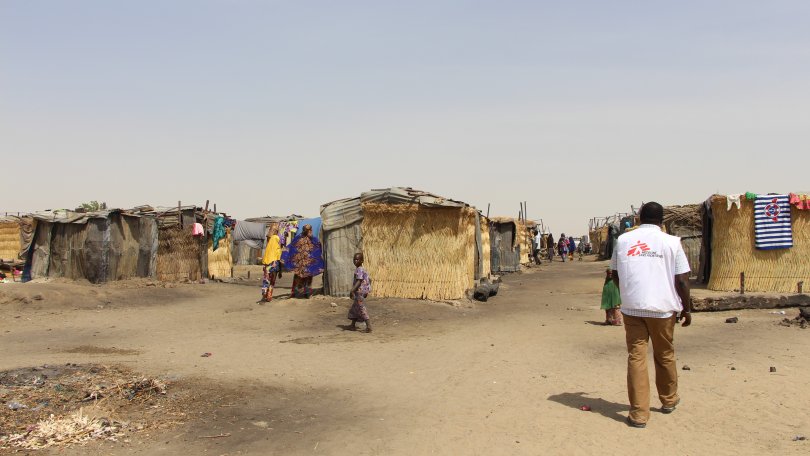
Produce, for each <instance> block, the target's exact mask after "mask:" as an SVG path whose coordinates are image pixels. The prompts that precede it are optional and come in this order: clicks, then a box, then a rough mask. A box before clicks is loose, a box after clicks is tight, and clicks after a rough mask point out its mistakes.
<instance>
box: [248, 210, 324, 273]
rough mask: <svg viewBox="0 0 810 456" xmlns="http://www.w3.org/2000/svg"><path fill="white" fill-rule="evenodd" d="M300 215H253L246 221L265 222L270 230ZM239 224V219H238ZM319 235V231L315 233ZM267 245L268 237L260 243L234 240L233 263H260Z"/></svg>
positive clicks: (267, 230)
mask: <svg viewBox="0 0 810 456" xmlns="http://www.w3.org/2000/svg"><path fill="white" fill-rule="evenodd" d="M302 218H303V217H301V216H300V215H289V216H286V217H280V216H271V215H267V216H263V217H251V218H248V219H245V221H246V222H251V223H264V225H265V231H266V232H270V231H273V230H275V229H277V228H278V225H279V223H281V222H291V221H293V220H299V219H302ZM237 225H238V221H237ZM315 234H316V235H317V233H315ZM265 246H266V238H265V239H262V242H261V243H259V244H258V245H257V244H256V243H252V242H241V241H234V242H233V264H238V265H255V264H258V263H259V259H260V258H261V256H262V254H263V253H264V248H265Z"/></svg>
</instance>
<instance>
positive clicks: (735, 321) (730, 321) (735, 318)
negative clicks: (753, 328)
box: [726, 317, 740, 323]
mask: <svg viewBox="0 0 810 456" xmlns="http://www.w3.org/2000/svg"><path fill="white" fill-rule="evenodd" d="M738 321H740V319H739V318H737V317H731V318H726V323H737V322H738Z"/></svg>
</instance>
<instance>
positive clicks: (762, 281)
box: [704, 195, 810, 293]
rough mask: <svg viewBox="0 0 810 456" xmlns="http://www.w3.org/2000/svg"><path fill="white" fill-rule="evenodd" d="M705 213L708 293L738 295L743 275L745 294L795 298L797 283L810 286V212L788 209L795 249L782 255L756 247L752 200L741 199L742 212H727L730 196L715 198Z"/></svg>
mask: <svg viewBox="0 0 810 456" xmlns="http://www.w3.org/2000/svg"><path fill="white" fill-rule="evenodd" d="M705 210H706V211H707V217H706V219H707V220H708V223H707V225H708V226H707V229H708V231H709V234H708V235H707V237H709V239H707V240H706V242H704V245H705V249H706V255H707V257H708V258H710V263H709V265H708V268H707V271H706V277H707V278H708V288H709V289H711V290H718V291H735V290H739V288H740V273H744V274H745V290H746V291H752V292H776V293H791V292H796V291H797V284H798V282H802V281H803V282H804V283H805V284H810V261H808V258H810V210H797V209H796V208H795V207H792V206H791V207H790V215H791V228H792V234H793V247H791V248H787V249H779V250H758V249H756V248H755V242H754V241H755V231H754V215H755V214H754V201H753V200H746V199H743V200H742V201H741V207H740V208H739V209H738V208H736V207H732V208H731V209H730V210H729V209H727V205H726V197H725V196H721V195H714V196H712V197H711V198H709V200H707V202H706V205H705ZM808 286H810V285H808Z"/></svg>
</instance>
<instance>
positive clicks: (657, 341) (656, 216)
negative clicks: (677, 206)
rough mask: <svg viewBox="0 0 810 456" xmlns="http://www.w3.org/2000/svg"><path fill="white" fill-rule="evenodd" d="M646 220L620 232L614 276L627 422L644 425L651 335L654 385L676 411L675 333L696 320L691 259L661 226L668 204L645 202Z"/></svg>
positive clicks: (641, 214) (643, 217)
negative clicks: (621, 334) (621, 327)
mask: <svg viewBox="0 0 810 456" xmlns="http://www.w3.org/2000/svg"><path fill="white" fill-rule="evenodd" d="M639 218H640V219H641V226H639V227H638V228H637V229H635V230H633V231H631V232H628V233H625V234H623V235H621V236H619V239H618V241H617V243H616V248H615V249H614V251H613V258H612V259H611V269H612V270H613V281H614V282H615V283H616V285H617V286H618V287H619V290H620V293H621V298H622V314H623V315H624V329H625V336H626V339H627V353H628V356H627V393H628V397H629V399H630V415H629V416H628V417H627V424H628V425H629V426H631V427H636V428H643V427H646V426H647V421H648V420H649V419H650V380H649V376H648V374H647V344H648V342H649V341H652V347H653V359H654V360H655V386H656V388H657V389H658V398H659V399H660V400H661V405H662V407H661V412H662V413H665V414H668V413H672V412H674V411H675V407H677V406H678V404H679V403H680V401H681V399H680V396H678V371H677V369H676V366H675V346H674V344H673V335H674V332H675V323H676V322H680V321H681V320H683V323H682V325H681V326H683V327H687V326H689V325H690V324H692V314H691V310H692V306H691V301H690V297H689V271H690V270H689V262H688V261H687V259H686V254H685V253H684V251H683V247H682V246H681V239H680V238H678V237H676V236H670V235H669V234H666V233H664V232H663V231H661V224H662V223H663V221H664V208H663V207H662V206H661V205H660V204H658V203H655V202H650V203H646V204H644V205H643V206H641V210H640V212H639Z"/></svg>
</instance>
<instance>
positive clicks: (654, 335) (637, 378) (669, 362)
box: [624, 315, 678, 423]
mask: <svg viewBox="0 0 810 456" xmlns="http://www.w3.org/2000/svg"><path fill="white" fill-rule="evenodd" d="M624 330H625V336H626V338H627V353H628V355H627V393H628V396H629V399H630V419H631V420H633V421H635V422H636V423H646V422H647V420H649V419H650V377H649V374H648V373H647V342H648V341H652V346H653V359H654V360H655V386H656V388H657V389H658V398H659V399H660V400H661V404H662V405H663V406H665V407H669V406H673V405H675V403H676V402H677V401H678V370H677V368H676V367H675V346H674V345H673V335H674V332H675V316H672V317H670V318H641V317H633V316H630V315H624Z"/></svg>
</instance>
